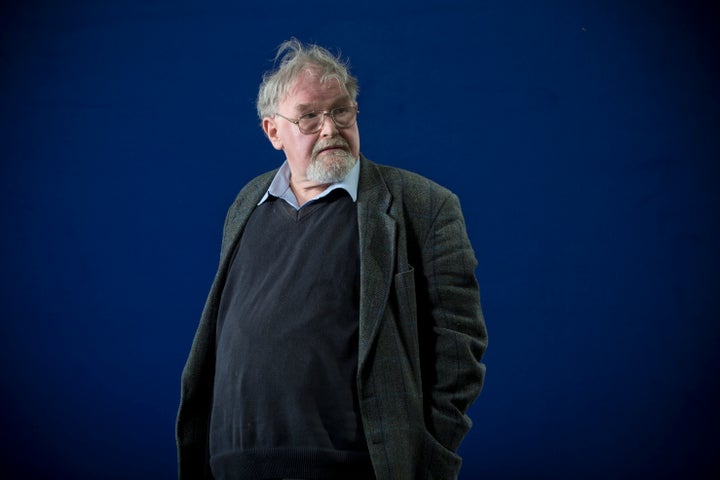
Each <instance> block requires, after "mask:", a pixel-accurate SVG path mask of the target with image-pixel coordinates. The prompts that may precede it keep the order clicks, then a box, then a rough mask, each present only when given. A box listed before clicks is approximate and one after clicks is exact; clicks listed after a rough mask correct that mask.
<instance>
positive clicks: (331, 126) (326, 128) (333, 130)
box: [320, 113, 338, 137]
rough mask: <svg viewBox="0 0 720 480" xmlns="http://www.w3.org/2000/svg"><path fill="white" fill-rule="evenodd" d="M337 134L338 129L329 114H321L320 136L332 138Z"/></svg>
mask: <svg viewBox="0 0 720 480" xmlns="http://www.w3.org/2000/svg"><path fill="white" fill-rule="evenodd" d="M337 134H338V128H337V126H335V121H334V120H333V119H332V117H331V116H330V114H329V113H323V118H322V127H321V128H320V135H321V136H323V137H334V136H335V135H337Z"/></svg>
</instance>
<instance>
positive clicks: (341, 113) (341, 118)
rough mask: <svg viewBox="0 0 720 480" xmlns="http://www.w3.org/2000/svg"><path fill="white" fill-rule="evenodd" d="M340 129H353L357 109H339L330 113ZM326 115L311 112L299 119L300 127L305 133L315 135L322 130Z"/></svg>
mask: <svg viewBox="0 0 720 480" xmlns="http://www.w3.org/2000/svg"><path fill="white" fill-rule="evenodd" d="M330 116H332V118H333V120H334V121H335V125H337V127H338V128H347V127H351V126H352V125H353V123H355V118H356V117H357V110H356V109H355V107H339V108H335V109H333V110H331V111H330ZM324 119H325V115H324V114H323V113H322V112H310V113H306V114H305V115H302V116H301V117H300V118H298V127H300V131H301V132H303V133H315V132H317V131H318V130H320V129H321V128H322V122H323V120H324Z"/></svg>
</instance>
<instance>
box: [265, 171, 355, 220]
mask: <svg viewBox="0 0 720 480" xmlns="http://www.w3.org/2000/svg"><path fill="white" fill-rule="evenodd" d="M359 180H360V160H359V159H358V160H357V161H356V162H355V165H353V167H352V168H351V169H350V171H349V172H348V174H347V175H346V176H345V178H343V179H342V180H341V181H339V182H337V183H333V184H332V185H329V186H328V187H327V188H326V189H325V190H323V191H322V192H321V193H319V194H318V195H316V196H315V197H313V198H312V199H310V201H308V203H310V202H313V201H315V200H318V199H320V198H322V197H324V196H326V195H327V194H329V193H330V192H332V191H333V190H337V189H338V188H342V189H343V190H345V191H346V192H348V194H349V195H350V198H352V201H353V202H355V201H357V191H358V183H359ZM270 195H272V196H273V197H277V198H282V199H283V200H285V201H286V202H287V203H289V204H290V205H292V206H293V207H295V209H296V210H300V207H299V206H298V201H297V198H295V194H294V193H293V191H292V188H290V165H288V162H287V160H286V161H285V162H284V163H283V164H282V166H281V167H280V169H279V170H278V172H277V173H276V174H275V177H274V178H273V180H272V183H270V187H269V188H268V190H267V192H265V195H263V197H262V198H261V199H260V201H259V202H258V205H261V204H263V203H264V202H265V201H266V200H267V199H268V198H269V197H270Z"/></svg>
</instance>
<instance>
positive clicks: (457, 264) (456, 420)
mask: <svg viewBox="0 0 720 480" xmlns="http://www.w3.org/2000/svg"><path fill="white" fill-rule="evenodd" d="M360 162H361V164H360V180H359V184H358V197H357V212H358V227H359V237H360V238H359V241H360V285H361V287H360V318H359V344H358V369H357V392H358V398H359V406H360V414H361V417H362V421H363V426H364V430H365V436H366V439H367V444H368V448H369V451H370V457H371V460H372V464H373V469H374V470H375V474H376V477H377V479H378V480H411V479H436V480H440V479H441V480H447V479H453V478H457V475H458V472H459V470H460V464H461V459H460V457H459V456H458V455H457V453H456V451H457V448H458V446H459V445H460V442H461V440H462V439H463V437H464V436H465V435H466V433H467V432H468V430H469V429H470V426H471V422H470V419H469V418H468V417H467V415H466V412H467V410H468V408H469V407H470V405H471V403H472V402H473V401H474V400H475V398H476V397H477V396H478V395H479V393H480V389H481V387H482V383H483V379H484V375H485V366H484V365H483V364H482V363H481V357H482V355H483V353H484V351H485V348H486V345H487V334H486V330H485V323H484V320H483V316H482V312H481V308H480V299H479V293H478V285H477V281H476V279H475V274H474V269H475V266H476V264H477V262H476V260H475V256H474V253H473V250H472V247H471V245H470V242H469V240H468V237H467V233H466V229H465V223H464V219H463V216H462V213H461V210H460V204H459V201H458V199H457V197H456V196H455V195H454V194H453V193H452V192H450V191H449V190H447V189H445V188H443V187H440V186H439V185H437V184H435V183H433V182H431V181H430V180H427V179H425V178H423V177H421V176H419V175H416V174H413V173H410V172H407V171H405V170H401V169H397V168H393V167H387V166H382V165H378V164H375V163H373V162H371V161H369V160H367V159H366V158H364V157H363V156H361V158H360ZM274 174H275V171H273V172H268V173H266V174H264V175H261V176H259V177H257V178H255V179H254V180H252V181H251V182H250V183H248V184H247V185H246V186H245V188H243V189H242V190H241V192H240V193H239V194H238V196H237V198H236V200H235V202H234V203H233V204H232V206H231V207H230V209H229V211H228V215H227V218H226V221H225V228H224V232H223V240H222V248H221V252H220V265H219V268H218V271H217V274H216V276H215V279H214V282H213V284H212V287H211V290H210V293H209V296H208V299H207V302H206V304H205V308H204V310H203V312H202V316H201V319H200V323H199V326H198V329H197V332H196V334H195V338H194V341H193V344H192V347H191V351H190V354H189V357H188V360H187V363H186V365H185V368H184V370H183V374H182V387H181V400H180V408H179V411H178V417H177V425H176V434H177V447H178V465H179V477H180V479H183V480H190V479H205V478H212V475H211V472H210V468H209V458H208V456H209V455H208V443H209V441H208V433H209V432H208V427H209V423H210V413H211V408H212V394H213V382H214V371H215V334H216V331H215V324H216V319H217V313H218V306H219V304H220V297H221V294H222V290H223V286H224V284H225V280H226V276H227V273H228V270H229V266H230V263H231V262H230V261H231V258H232V253H233V251H234V249H235V246H236V244H237V242H238V239H239V238H240V236H241V235H242V231H243V227H244V226H245V224H246V222H247V220H248V218H249V216H250V214H251V213H252V211H253V209H254V208H255V206H256V205H257V203H258V202H259V200H260V198H261V197H262V196H263V195H264V193H265V192H266V191H267V188H268V187H269V185H270V182H271V180H272V178H273V176H274Z"/></svg>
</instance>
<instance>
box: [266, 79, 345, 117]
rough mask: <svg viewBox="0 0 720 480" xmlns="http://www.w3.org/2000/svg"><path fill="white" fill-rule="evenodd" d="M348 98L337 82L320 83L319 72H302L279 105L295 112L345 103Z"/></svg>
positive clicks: (334, 80)
mask: <svg viewBox="0 0 720 480" xmlns="http://www.w3.org/2000/svg"><path fill="white" fill-rule="evenodd" d="M349 98H350V96H349V95H348V92H347V90H346V89H345V87H344V86H343V85H341V84H340V82H339V81H338V80H336V79H334V78H329V79H326V80H325V81H321V75H320V72H318V71H314V70H304V71H302V72H300V74H299V75H298V77H297V79H296V80H295V82H294V84H293V85H292V87H291V88H290V90H289V91H288V94H287V95H286V96H285V98H283V100H282V101H281V102H280V104H281V105H285V106H287V107H290V108H293V109H295V110H304V109H307V108H315V107H322V106H326V105H327V104H332V103H336V102H342V101H345V102H346V101H348V100H349Z"/></svg>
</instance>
